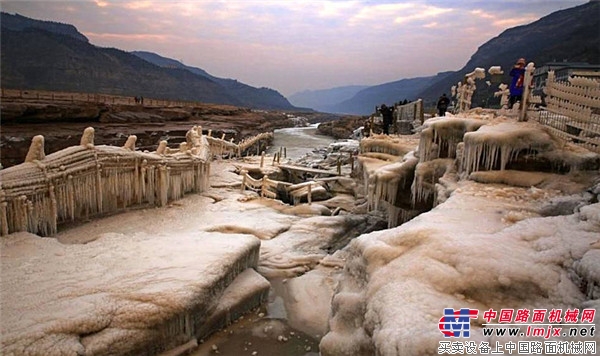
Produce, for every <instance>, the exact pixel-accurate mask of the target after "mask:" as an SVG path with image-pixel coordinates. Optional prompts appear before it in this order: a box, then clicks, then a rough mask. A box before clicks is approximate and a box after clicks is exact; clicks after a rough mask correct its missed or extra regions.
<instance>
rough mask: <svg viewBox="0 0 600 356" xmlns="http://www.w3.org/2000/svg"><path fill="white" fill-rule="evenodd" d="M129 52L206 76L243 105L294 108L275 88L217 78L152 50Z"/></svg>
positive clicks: (168, 66)
mask: <svg viewBox="0 0 600 356" xmlns="http://www.w3.org/2000/svg"><path fill="white" fill-rule="evenodd" d="M131 53H132V54H134V55H136V56H138V57H140V58H142V59H144V60H146V61H148V62H150V63H153V64H155V65H157V66H160V67H166V68H179V69H185V70H188V71H190V72H192V73H194V74H197V75H200V76H203V77H205V78H208V79H210V80H212V81H213V82H215V83H217V84H220V85H221V86H222V87H223V88H225V89H226V90H227V92H228V93H229V95H231V96H233V97H234V98H236V99H237V100H239V101H240V103H241V105H243V106H249V107H256V108H269V109H284V110H290V109H294V107H293V106H292V104H290V102H289V101H288V100H287V99H286V98H285V97H284V96H283V95H281V94H280V93H279V92H278V91H276V90H273V89H269V88H255V87H252V86H250V85H247V84H244V83H241V82H238V81H237V80H235V79H223V78H218V77H215V76H212V75H210V74H208V73H207V72H206V71H205V70H203V69H200V68H197V67H190V66H187V65H185V64H183V63H181V62H180V61H177V60H175V59H171V58H166V57H163V56H160V55H158V54H156V53H153V52H145V51H134V52H131Z"/></svg>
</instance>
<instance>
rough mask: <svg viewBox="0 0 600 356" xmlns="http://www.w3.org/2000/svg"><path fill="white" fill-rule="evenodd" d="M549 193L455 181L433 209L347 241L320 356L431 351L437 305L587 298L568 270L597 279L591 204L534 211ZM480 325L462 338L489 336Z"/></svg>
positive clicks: (555, 303) (552, 304)
mask: <svg viewBox="0 0 600 356" xmlns="http://www.w3.org/2000/svg"><path fill="white" fill-rule="evenodd" d="M549 194H551V193H549V192H547V191H542V190H539V189H524V188H516V187H506V186H485V185H481V184H478V183H474V182H463V183H462V184H461V187H460V188H459V189H458V190H456V191H455V193H454V194H453V195H452V196H451V197H450V198H449V199H448V201H446V202H445V203H444V204H441V205H439V206H437V207H436V208H435V209H434V210H432V211H430V212H428V213H425V214H422V215H420V216H419V217H417V218H415V219H413V220H411V221H410V222H408V223H406V224H404V225H402V226H400V227H398V228H395V229H391V230H387V231H380V232H374V233H371V234H368V235H363V236H360V237H359V238H357V239H356V240H354V241H353V242H352V243H351V244H350V246H349V247H348V248H347V252H349V253H350V258H349V260H348V262H347V264H346V269H345V271H344V276H343V279H342V281H341V282H340V283H341V285H340V287H339V288H338V291H337V292H336V294H335V296H334V307H333V312H332V318H331V320H330V332H329V333H328V334H327V335H326V336H325V337H324V338H323V340H322V342H321V352H322V354H323V355H342V354H343V355H368V354H374V353H376V354H378V355H424V354H437V347H438V341H440V340H443V339H444V337H443V335H442V334H441V333H440V331H439V330H438V325H437V324H438V321H439V319H440V317H441V316H442V313H443V309H444V308H455V309H459V308H473V309H479V310H488V309H490V308H491V309H495V310H499V309H502V308H515V309H516V308H544V309H551V308H559V309H563V310H565V309H567V308H583V307H585V306H586V305H588V304H587V303H588V302H586V294H585V293H582V291H581V290H580V287H581V286H580V285H577V284H576V282H574V281H573V279H571V278H569V276H570V274H573V273H576V272H575V269H574V267H575V266H577V268H578V269H579V270H580V271H579V274H581V276H582V279H583V280H586V281H591V282H588V284H590V283H591V284H593V283H597V282H595V281H597V278H598V276H599V274H598V269H599V268H600V260H599V259H598V258H596V257H597V254H596V252H595V251H597V250H595V249H592V250H590V244H592V243H596V242H597V241H598V240H599V236H600V221H599V220H598V212H599V211H600V204H594V205H590V206H586V207H585V208H582V212H581V213H579V214H575V215H568V216H557V217H547V218H541V217H537V214H536V210H537V209H538V208H539V206H541V205H542V203H543V202H544V201H546V200H547V199H548V198H550V197H551V195H549ZM576 262H577V263H576ZM595 292H597V288H596V289H594V293H595ZM483 323H484V321H483V319H482V318H481V316H480V319H478V320H477V322H472V323H471V324H472V333H471V334H472V335H474V338H473V336H472V338H471V339H472V340H474V341H476V342H478V341H480V340H485V341H492V342H493V341H495V339H490V338H489V337H484V336H483V334H482V332H481V331H480V330H481V328H482V324H483ZM357 335H358V336H359V337H357ZM364 335H372V338H371V339H369V338H365V337H364Z"/></svg>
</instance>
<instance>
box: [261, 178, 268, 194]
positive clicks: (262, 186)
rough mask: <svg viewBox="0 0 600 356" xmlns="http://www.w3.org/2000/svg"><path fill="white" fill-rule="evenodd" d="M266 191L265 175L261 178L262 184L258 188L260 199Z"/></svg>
mask: <svg viewBox="0 0 600 356" xmlns="http://www.w3.org/2000/svg"><path fill="white" fill-rule="evenodd" d="M266 190H267V175H266V174H265V175H264V176H263V177H262V184H261V186H260V196H261V198H264V197H265V191H266Z"/></svg>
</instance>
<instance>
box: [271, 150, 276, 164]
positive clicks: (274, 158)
mask: <svg viewBox="0 0 600 356" xmlns="http://www.w3.org/2000/svg"><path fill="white" fill-rule="evenodd" d="M275 162H277V153H275V155H273V164H271V165H272V166H274V165H275Z"/></svg>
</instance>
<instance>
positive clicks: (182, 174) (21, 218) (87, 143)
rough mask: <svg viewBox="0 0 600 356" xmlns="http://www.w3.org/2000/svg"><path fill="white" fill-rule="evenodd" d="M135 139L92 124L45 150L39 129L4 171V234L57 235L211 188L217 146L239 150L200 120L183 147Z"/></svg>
mask: <svg viewBox="0 0 600 356" xmlns="http://www.w3.org/2000/svg"><path fill="white" fill-rule="evenodd" d="M265 138H268V135H259V138H258V139H254V138H253V139H250V140H247V143H248V142H252V144H253V145H258V144H260V143H261V142H262V141H264V139H265ZM135 141H136V137H135V136H129V138H128V140H127V142H126V143H125V146H123V147H114V146H104V145H101V146H95V145H94V129H93V128H91V127H88V128H87V129H86V130H85V131H84V134H83V136H82V138H81V143H80V145H79V146H71V147H68V148H65V149H63V150H60V151H57V152H54V153H52V154H49V155H46V154H45V152H44V137H43V136H41V135H38V136H35V137H34V138H33V140H32V143H31V146H30V149H29V152H28V154H27V157H26V159H25V162H24V163H22V164H19V165H16V166H13V167H9V168H6V169H2V170H0V235H7V234H9V233H12V232H17V231H29V232H31V233H34V234H39V235H42V236H50V235H53V234H56V233H57V231H58V225H59V224H61V223H64V222H67V221H77V220H82V219H87V218H89V217H92V216H97V215H101V214H106V213H111V212H115V211H119V210H123V209H125V208H127V207H130V206H135V205H143V204H148V205H151V206H165V205H166V204H167V203H168V202H169V201H172V200H177V199H180V198H182V197H183V195H184V194H186V193H194V192H195V193H198V192H202V191H204V190H206V189H207V188H208V184H209V173H210V159H211V158H212V157H213V156H215V155H222V154H223V151H222V150H216V151H213V150H214V149H215V147H222V146H223V145H225V144H227V145H234V146H235V148H234V151H235V152H240V149H239V148H238V146H237V145H235V144H233V143H231V142H229V141H224V140H221V139H217V138H209V137H207V136H205V135H202V129H201V128H200V127H193V128H192V129H191V130H189V131H188V133H187V134H186V142H182V143H181V144H180V146H179V149H170V148H169V147H167V142H166V141H161V142H160V144H159V146H158V148H157V150H156V151H155V152H141V151H135ZM209 141H210V142H212V144H209ZM246 146H247V145H246ZM247 147H249V146H247Z"/></svg>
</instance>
